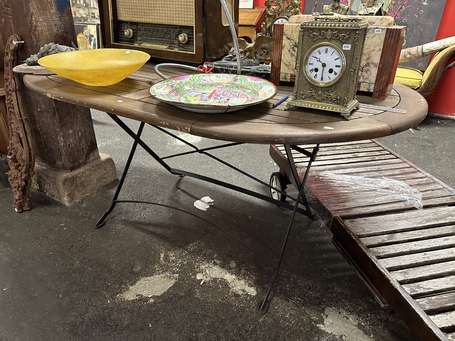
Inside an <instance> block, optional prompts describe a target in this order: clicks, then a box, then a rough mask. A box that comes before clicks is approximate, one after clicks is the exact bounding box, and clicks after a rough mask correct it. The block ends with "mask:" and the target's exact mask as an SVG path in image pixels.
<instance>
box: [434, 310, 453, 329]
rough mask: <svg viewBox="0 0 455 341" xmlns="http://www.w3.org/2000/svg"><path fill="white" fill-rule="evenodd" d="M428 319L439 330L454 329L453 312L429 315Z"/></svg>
mask: <svg viewBox="0 0 455 341" xmlns="http://www.w3.org/2000/svg"><path fill="white" fill-rule="evenodd" d="M430 318H431V319H432V320H433V321H434V323H436V325H437V326H438V327H439V328H441V329H443V330H444V329H449V328H450V329H453V327H455V310H453V311H448V312H446V313H441V314H437V315H430Z"/></svg>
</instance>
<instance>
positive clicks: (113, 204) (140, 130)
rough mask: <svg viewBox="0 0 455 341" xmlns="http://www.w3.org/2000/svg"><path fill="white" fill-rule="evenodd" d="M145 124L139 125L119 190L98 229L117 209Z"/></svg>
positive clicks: (100, 220) (97, 224) (117, 189)
mask: <svg viewBox="0 0 455 341" xmlns="http://www.w3.org/2000/svg"><path fill="white" fill-rule="evenodd" d="M144 125H145V123H144V122H141V124H140V125H139V129H138V131H137V134H136V136H137V138H136V139H134V142H133V145H132V147H131V150H130V154H129V155H128V159H127V160H126V164H125V168H124V169H123V173H122V176H121V177H120V180H119V183H118V185H117V188H116V190H115V194H114V197H113V198H112V202H111V206H110V207H109V208H108V209H107V210H106V212H104V214H103V216H102V217H101V218H100V219H99V220H98V222H97V223H96V228H100V227H102V226H103V225H104V223H105V221H106V218H107V216H108V215H109V214H110V213H111V212H112V210H113V209H114V207H115V204H116V202H117V199H118V196H119V194H120V191H121V190H122V187H123V184H124V182H125V178H126V175H127V174H128V170H129V169H130V166H131V161H133V157H134V154H135V153H136V149H137V145H138V139H139V138H140V137H141V135H142V131H143V130H144Z"/></svg>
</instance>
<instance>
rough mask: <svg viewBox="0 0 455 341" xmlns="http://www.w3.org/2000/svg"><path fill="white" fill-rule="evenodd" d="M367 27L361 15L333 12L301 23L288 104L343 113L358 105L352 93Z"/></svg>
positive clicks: (354, 90)
mask: <svg viewBox="0 0 455 341" xmlns="http://www.w3.org/2000/svg"><path fill="white" fill-rule="evenodd" d="M366 28H367V24H366V23H364V22H362V21H361V19H358V18H349V17H340V16H332V15H330V16H318V17H315V19H314V20H313V21H310V22H305V23H303V24H302V25H301V29H300V39H299V51H298V54H297V62H296V66H297V72H298V76H297V81H296V83H295V88H294V99H293V100H292V101H291V102H290V104H291V105H294V106H299V107H305V108H312V109H320V110H327V111H334V112H339V113H341V114H342V115H343V116H346V117H347V116H348V115H349V114H350V113H351V112H352V111H353V110H354V109H356V108H357V107H358V103H359V102H358V101H357V99H356V97H355V95H356V92H357V78H358V74H359V68H360V59H361V57H362V49H363V42H364V40H365V34H366Z"/></svg>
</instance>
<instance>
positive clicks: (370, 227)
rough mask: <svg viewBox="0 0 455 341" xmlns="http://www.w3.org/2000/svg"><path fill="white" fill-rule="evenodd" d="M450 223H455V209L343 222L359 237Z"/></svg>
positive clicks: (438, 209)
mask: <svg viewBox="0 0 455 341" xmlns="http://www.w3.org/2000/svg"><path fill="white" fill-rule="evenodd" d="M451 223H452V224H453V223H455V207H437V208H431V209H423V210H416V211H411V212H404V213H397V214H389V215H384V216H378V217H369V218H360V219H348V220H346V221H345V224H346V225H347V226H349V228H350V229H351V230H352V231H353V232H354V233H356V234H357V235H358V236H359V237H367V236H372V235H379V234H384V233H387V232H401V231H407V230H414V229H418V228H425V227H432V226H442V225H449V224H451Z"/></svg>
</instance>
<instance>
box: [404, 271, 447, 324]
mask: <svg viewBox="0 0 455 341" xmlns="http://www.w3.org/2000/svg"><path fill="white" fill-rule="evenodd" d="M403 288H405V290H406V291H407V292H408V293H409V294H410V295H411V296H413V297H417V296H419V297H421V296H422V295H427V296H428V295H434V294H436V293H439V292H448V291H452V290H455V276H446V277H441V278H435V279H429V280H426V281H422V282H417V283H411V284H404V285H403ZM453 322H454V323H455V320H454V321H453Z"/></svg>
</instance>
